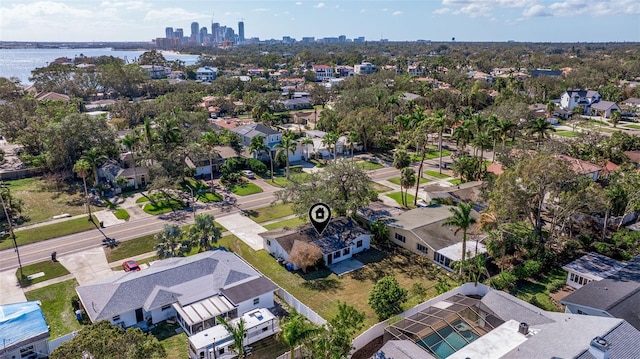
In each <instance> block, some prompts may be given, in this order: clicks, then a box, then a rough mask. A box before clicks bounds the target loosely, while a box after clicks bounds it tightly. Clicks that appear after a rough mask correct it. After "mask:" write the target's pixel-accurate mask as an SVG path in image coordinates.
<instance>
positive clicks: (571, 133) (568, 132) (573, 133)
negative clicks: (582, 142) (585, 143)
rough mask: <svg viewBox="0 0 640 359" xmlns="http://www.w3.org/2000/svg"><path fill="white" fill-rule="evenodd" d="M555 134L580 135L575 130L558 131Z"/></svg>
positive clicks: (565, 135) (563, 135) (564, 135)
mask: <svg viewBox="0 0 640 359" xmlns="http://www.w3.org/2000/svg"><path fill="white" fill-rule="evenodd" d="M554 134H556V135H558V136H562V137H578V136H580V134H579V133H578V132H573V131H556V132H554Z"/></svg>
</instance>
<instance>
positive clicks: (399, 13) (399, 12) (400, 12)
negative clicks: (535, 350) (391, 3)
mask: <svg viewBox="0 0 640 359" xmlns="http://www.w3.org/2000/svg"><path fill="white" fill-rule="evenodd" d="M391 15H393V16H398V15H402V11H394V12H393V13H392V14H391Z"/></svg>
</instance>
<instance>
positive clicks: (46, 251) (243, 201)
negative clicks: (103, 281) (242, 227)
mask: <svg viewBox="0 0 640 359" xmlns="http://www.w3.org/2000/svg"><path fill="white" fill-rule="evenodd" d="M263 188H264V187H263ZM264 189H265V192H262V193H258V194H254V195H251V196H248V198H242V197H240V196H238V202H237V204H238V206H237V207H228V208H226V209H225V211H224V212H223V210H222V209H220V208H213V207H211V209H202V208H200V209H197V213H210V214H213V215H214V216H216V217H222V216H227V215H229V214H231V213H237V212H238V211H239V210H240V208H241V209H253V208H259V207H264V206H267V205H269V204H270V203H271V202H272V201H273V193H274V192H275V191H276V189H267V188H264ZM238 207H239V208H238ZM227 210H228V211H227ZM176 213H178V216H175V217H173V218H167V219H162V218H159V217H157V216H156V217H150V218H144V219H139V220H133V221H129V222H126V223H122V224H119V225H115V226H112V227H109V228H105V229H102V231H103V232H104V235H106V236H108V237H113V238H116V239H118V240H119V241H128V240H131V239H134V238H138V237H140V236H144V235H147V234H155V233H157V232H159V231H160V230H161V229H162V227H164V225H165V224H171V223H177V224H180V225H185V224H188V223H192V222H193V215H192V213H190V212H184V211H180V212H176ZM104 235H103V234H102V233H100V231H99V230H97V229H94V230H91V231H87V232H81V233H76V234H72V235H68V236H64V237H58V238H54V239H50V240H46V241H42V242H37V243H32V244H27V245H24V246H20V248H19V249H20V259H21V261H22V265H27V264H31V263H37V262H42V261H44V260H49V259H51V252H52V251H56V252H57V254H58V256H63V255H65V254H70V253H76V252H79V251H82V250H85V249H88V248H95V247H99V246H101V245H102V239H103V238H104ZM14 268H18V259H17V256H16V255H15V252H14V250H13V249H7V250H4V251H1V252H0V271H6V270H10V269H14Z"/></svg>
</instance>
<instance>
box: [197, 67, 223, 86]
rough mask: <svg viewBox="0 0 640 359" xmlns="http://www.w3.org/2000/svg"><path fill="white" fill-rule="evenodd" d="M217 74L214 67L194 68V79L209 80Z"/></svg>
mask: <svg viewBox="0 0 640 359" xmlns="http://www.w3.org/2000/svg"><path fill="white" fill-rule="evenodd" d="M217 76H218V69H217V68H216V67H210V66H204V67H198V69H197V70H196V80H199V81H204V82H211V81H213V80H215V79H216V77H217Z"/></svg>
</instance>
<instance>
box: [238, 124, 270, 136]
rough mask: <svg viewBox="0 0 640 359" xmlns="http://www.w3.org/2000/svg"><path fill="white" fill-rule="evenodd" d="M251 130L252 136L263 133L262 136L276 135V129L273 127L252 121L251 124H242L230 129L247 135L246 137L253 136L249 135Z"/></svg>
mask: <svg viewBox="0 0 640 359" xmlns="http://www.w3.org/2000/svg"><path fill="white" fill-rule="evenodd" d="M252 131H255V132H253V136H256V135H263V136H267V135H277V134H278V133H280V132H278V131H276V130H274V129H273V128H271V127H269V126H265V125H263V124H261V123H252V124H248V125H244V126H239V127H236V128H233V129H231V132H235V133H237V134H239V135H241V136H247V137H253V136H249V134H250V133H252Z"/></svg>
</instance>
